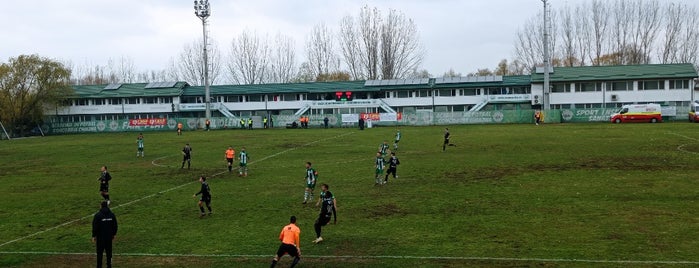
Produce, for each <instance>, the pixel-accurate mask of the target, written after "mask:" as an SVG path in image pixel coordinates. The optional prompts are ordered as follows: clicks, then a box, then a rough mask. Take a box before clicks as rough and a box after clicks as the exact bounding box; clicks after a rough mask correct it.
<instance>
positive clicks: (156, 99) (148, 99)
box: [143, 97, 158, 104]
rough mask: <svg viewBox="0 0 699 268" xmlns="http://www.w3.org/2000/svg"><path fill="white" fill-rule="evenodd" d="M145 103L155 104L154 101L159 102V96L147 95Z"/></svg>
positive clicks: (144, 99)
mask: <svg viewBox="0 0 699 268" xmlns="http://www.w3.org/2000/svg"><path fill="white" fill-rule="evenodd" d="M143 103H144V104H154V103H158V98H154V97H146V98H143Z"/></svg>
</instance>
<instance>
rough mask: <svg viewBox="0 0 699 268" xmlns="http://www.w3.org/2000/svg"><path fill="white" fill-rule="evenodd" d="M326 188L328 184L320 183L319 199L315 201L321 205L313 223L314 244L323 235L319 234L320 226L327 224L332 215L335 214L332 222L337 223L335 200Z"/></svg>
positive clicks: (321, 238)
mask: <svg viewBox="0 0 699 268" xmlns="http://www.w3.org/2000/svg"><path fill="white" fill-rule="evenodd" d="M328 188H329V186H328V185H327V184H325V183H323V184H321V185H320V190H321V193H320V199H318V202H317V203H316V206H318V205H320V206H321V207H320V214H319V215H318V219H317V220H316V222H315V224H314V225H313V227H315V231H316V239H315V240H313V243H316V244H317V243H320V242H322V241H323V237H321V236H320V232H321V227H323V226H325V225H327V224H328V223H329V222H330V219H331V217H332V216H333V215H335V222H333V224H337V202H336V201H335V196H334V195H333V194H332V193H331V192H330V191H328Z"/></svg>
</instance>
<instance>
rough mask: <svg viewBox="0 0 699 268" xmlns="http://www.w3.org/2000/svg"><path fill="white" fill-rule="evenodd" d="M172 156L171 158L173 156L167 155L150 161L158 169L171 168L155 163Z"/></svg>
mask: <svg viewBox="0 0 699 268" xmlns="http://www.w3.org/2000/svg"><path fill="white" fill-rule="evenodd" d="M170 156H171V155H166V156H161V157H158V158H156V159H153V161H150V163H151V164H152V165H154V166H157V167H170V166H168V165H161V164H158V163H156V162H155V161H158V160H160V159H165V158H167V157H170Z"/></svg>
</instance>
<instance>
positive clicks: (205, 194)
mask: <svg viewBox="0 0 699 268" xmlns="http://www.w3.org/2000/svg"><path fill="white" fill-rule="evenodd" d="M199 182H201V190H199V192H198V193H196V194H194V196H193V197H197V195H199V194H201V199H199V203H198V204H199V210H200V211H201V215H200V216H199V217H200V218H201V217H204V215H206V214H205V213H204V204H206V208H208V209H209V215H211V213H213V211H212V210H211V188H209V184H208V183H207V182H206V177H205V176H201V177H199Z"/></svg>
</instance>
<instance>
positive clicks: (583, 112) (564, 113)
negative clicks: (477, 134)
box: [561, 108, 619, 122]
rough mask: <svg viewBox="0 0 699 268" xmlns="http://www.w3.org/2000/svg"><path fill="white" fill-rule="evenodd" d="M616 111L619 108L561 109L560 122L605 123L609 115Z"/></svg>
mask: <svg viewBox="0 0 699 268" xmlns="http://www.w3.org/2000/svg"><path fill="white" fill-rule="evenodd" d="M618 111H619V108H596V109H563V110H561V120H562V121H563V122H607V121H609V120H610V117H611V115H613V114H615V113H616V112H618Z"/></svg>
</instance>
